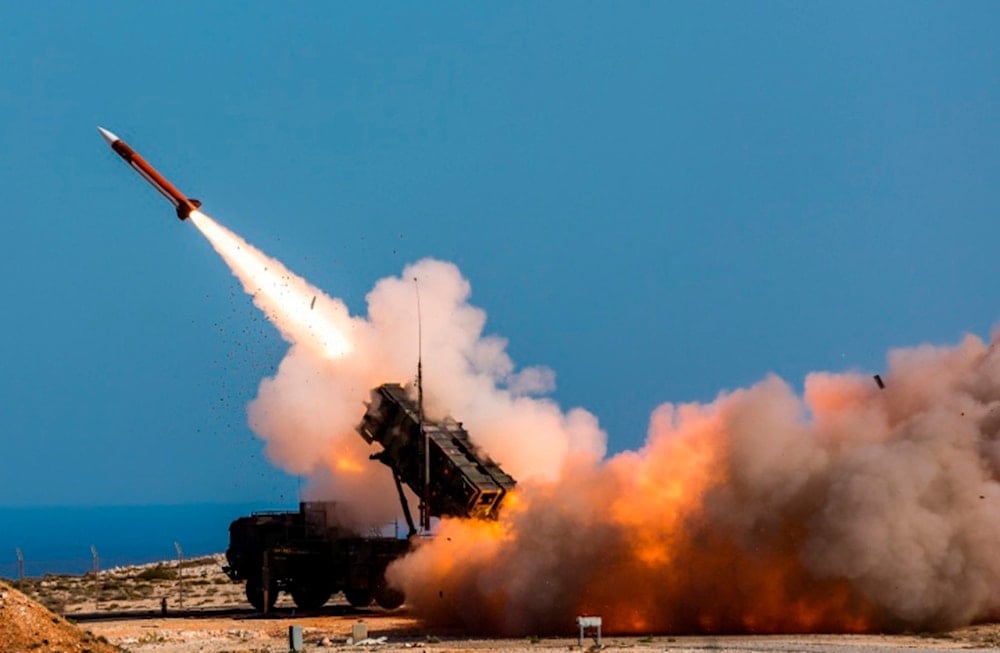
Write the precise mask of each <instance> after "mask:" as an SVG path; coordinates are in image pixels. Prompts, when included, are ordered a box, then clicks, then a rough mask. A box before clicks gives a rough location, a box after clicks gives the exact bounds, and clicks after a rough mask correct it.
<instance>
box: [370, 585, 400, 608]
mask: <svg viewBox="0 0 1000 653" xmlns="http://www.w3.org/2000/svg"><path fill="white" fill-rule="evenodd" d="M405 599H406V597H405V596H404V595H403V593H402V592H400V591H399V590H398V589H396V588H395V587H389V584H388V583H386V582H384V581H383V582H382V583H380V584H379V586H378V587H377V588H376V589H375V603H378V606H379V607H380V608H384V609H386V610H395V609H396V608H398V607H399V606H401V605H403V601H404V600H405Z"/></svg>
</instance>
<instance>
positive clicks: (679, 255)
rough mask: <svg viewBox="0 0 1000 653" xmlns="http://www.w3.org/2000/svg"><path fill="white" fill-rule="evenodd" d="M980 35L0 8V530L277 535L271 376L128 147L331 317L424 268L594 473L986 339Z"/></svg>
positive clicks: (834, 20) (994, 182)
mask: <svg viewBox="0 0 1000 653" xmlns="http://www.w3.org/2000/svg"><path fill="white" fill-rule="evenodd" d="M998 24H1000V5H998V4H997V3H993V2H986V3H975V2H962V3H946V2H940V3H916V2H854V3H843V2H826V3H811V2H810V3H806V2H789V3H777V2H766V3H753V2H734V3H715V2H711V3H703V2H699V3H666V2H664V3H652V6H650V4H649V3H641V4H639V3H599V4H586V3H577V2H566V3H559V2H554V3H544V4H542V5H541V6H538V4H537V3H529V4H520V3H491V4H484V3H431V4H430V5H427V6H425V5H416V4H413V3H398V4H397V3H377V4H376V3H355V4H346V3H320V2H315V3H263V2H252V3H236V2H213V3H202V2H172V3H160V4H154V3H111V2H88V3H77V2H44V3H14V2H8V3H4V4H3V5H2V8H0V62H2V65H0V186H2V188H3V200H4V216H5V219H4V220H3V222H2V228H0V234H2V235H0V248H2V256H0V271H2V274H0V296H2V297H3V320H2V321H0V368H2V370H3V373H2V374H0V410H2V414H0V437H2V444H3V451H2V452H0V493H2V494H0V505H31V504H107V503H144V502H155V503H177V502H192V501H245V500H276V499H280V498H284V499H288V500H290V501H294V499H295V492H296V487H297V485H296V481H295V479H291V478H289V477H286V476H284V475H283V474H281V473H279V472H277V471H275V470H274V469H273V468H272V467H271V466H270V465H269V464H268V463H267V462H266V460H264V459H263V454H262V446H261V443H260V442H259V441H258V440H257V439H256V438H255V437H254V436H253V435H252V433H251V432H250V430H249V428H248V427H247V426H246V415H245V404H246V402H247V401H248V400H249V399H251V398H252V397H253V396H254V394H255V390H256V387H257V384H258V383H259V381H260V379H261V378H262V377H263V376H265V375H266V374H269V373H271V372H272V371H273V370H274V368H275V366H276V364H277V362H278V361H279V360H280V358H281V356H282V354H283V352H284V350H285V345H284V343H283V342H281V340H280V339H279V338H278V336H277V334H276V333H275V331H274V330H273V329H272V328H271V327H270V325H269V324H267V322H266V321H265V320H263V319H262V318H261V316H260V315H259V314H258V312H257V310H256V309H255V308H254V307H253V306H252V305H251V304H250V301H249V299H248V298H247V297H245V296H244V295H243V293H242V291H241V290H240V289H239V286H238V283H237V281H236V280H235V279H234V278H232V277H231V276H230V273H229V271H228V269H227V268H226V267H225V265H224V263H223V262H222V261H221V260H220V259H219V258H218V257H217V256H216V255H215V254H214V253H213V252H212V250H211V248H210V247H209V246H208V244H207V243H206V242H205V241H204V239H203V238H202V237H201V236H200V235H199V234H198V233H197V231H196V230H195V229H193V228H192V227H191V226H190V225H187V224H181V223H179V222H178V221H177V220H176V218H174V216H173V213H172V211H171V208H170V207H169V206H168V205H167V204H166V203H165V202H164V201H163V200H162V198H160V197H159V196H158V195H156V193H155V192H153V191H152V189H150V188H149V187H147V186H146V185H144V184H143V183H141V181H140V180H139V179H138V178H137V177H135V175H134V174H132V173H131V172H130V171H129V170H128V169H127V168H126V167H124V166H123V164H122V162H121V161H119V160H118V159H117V158H115V157H114V156H113V154H112V153H111V152H110V150H108V149H107V147H106V146H105V145H104V143H103V142H102V141H101V139H100V138H99V136H98V134H97V132H96V131H95V127H96V126H97V125H99V124H100V125H103V126H105V127H108V128H110V129H111V130H112V131H115V132H116V133H118V134H119V135H121V136H122V137H124V138H125V139H126V140H127V141H129V142H130V143H131V144H132V145H133V146H134V147H135V148H136V149H137V150H139V151H140V152H141V153H143V154H145V155H146V156H147V157H148V158H149V159H150V160H151V161H152V162H153V163H154V164H155V165H157V166H158V167H159V168H160V169H161V170H163V171H164V172H165V173H166V174H167V175H168V176H170V177H171V178H172V179H173V180H174V181H175V182H176V183H177V184H178V185H179V186H180V187H181V188H182V189H183V190H185V191H187V192H188V193H190V194H191V195H192V196H194V197H199V198H201V199H202V200H203V201H204V203H205V209H206V212H208V213H209V214H210V215H212V216H213V217H215V218H216V219H218V220H220V221H221V222H223V223H224V224H226V225H227V226H229V227H230V228H232V229H233V230H234V231H236V232H237V233H239V234H241V235H242V236H244V237H246V238H247V239H248V240H250V241H251V242H253V243H255V244H256V245H257V246H259V247H260V248H261V249H263V250H264V251H265V252H268V253H269V254H272V255H275V256H277V257H278V258H280V259H281V260H282V261H284V262H285V263H286V264H287V265H288V266H289V267H291V268H292V269H294V270H296V271H297V272H299V273H300V274H302V275H303V276H305V277H306V278H307V279H309V280H310V281H312V282H313V283H315V284H316V285H318V286H320V287H322V288H324V289H326V290H327V291H328V292H329V293H330V294H331V295H333V296H339V297H343V298H344V299H345V300H346V301H347V303H348V305H349V306H350V307H351V309H352V310H353V311H354V312H361V311H363V310H364V303H363V298H364V295H365V293H366V292H367V291H368V290H369V289H370V288H371V286H372V284H373V283H374V282H375V281H376V280H377V279H379V278H382V277H384V276H387V275H392V274H398V273H399V272H400V271H401V269H402V267H403V265H404V264H406V263H408V262H412V261H415V260H418V259H420V258H422V257H425V256H434V257H438V258H442V259H445V260H449V261H453V262H455V263H457V264H458V265H459V266H460V268H461V269H462V271H463V273H464V274H465V275H466V276H467V277H468V278H469V280H470V281H471V283H472V287H473V298H472V299H473V302H474V303H475V304H477V305H479V306H481V307H483V308H484V309H485V310H486V311H487V312H488V315H489V322H488V325H487V329H488V330H489V331H490V332H492V333H496V334H500V335H502V336H505V337H507V338H508V339H509V341H510V352H511V354H512V356H513V357H514V358H515V360H516V361H517V362H518V363H520V364H524V365H536V364H540V365H547V366H550V367H551V368H553V369H554V370H555V372H556V373H557V383H558V389H557V391H556V393H555V396H556V398H557V399H558V400H559V401H560V402H561V403H562V404H563V405H564V406H567V407H568V406H572V405H582V406H584V407H586V408H588V409H589V410H591V411H593V412H594V413H595V414H596V415H597V416H598V417H599V418H600V420H601V423H602V425H603V426H604V427H605V428H606V429H607V431H608V433H609V445H610V449H611V450H612V451H618V450H621V449H625V448H632V447H635V446H638V445H639V444H640V443H641V441H642V439H643V436H644V433H645V429H646V424H647V419H648V416H649V413H650V411H651V410H652V409H653V408H654V407H655V406H656V405H658V404H660V403H661V402H664V401H690V400H709V399H711V398H712V397H714V396H715V395H716V394H717V393H718V392H719V391H722V390H725V389H732V388H735V387H740V386H743V385H746V384H749V383H752V382H754V381H756V380H758V379H760V378H761V377H762V376H763V375H765V374H767V373H768V372H776V373H778V374H780V375H781V376H783V377H784V378H786V379H788V380H789V381H790V382H792V383H793V384H796V385H797V384H799V383H801V380H802V377H803V375H805V374H806V373H807V372H808V371H810V370H814V369H831V370H842V369H861V370H865V371H871V372H874V371H878V370H879V368H880V366H881V365H882V363H883V356H884V353H885V351H886V349H887V348H889V347H892V346H898V345H912V344H916V343H920V342H924V341H928V342H950V341H954V340H955V339H957V338H958V337H959V336H960V335H961V334H962V333H963V332H965V331H973V332H976V333H979V334H982V335H986V334H988V332H989V330H990V328H991V326H992V325H994V324H995V323H996V322H997V321H998V318H1000V289H998V288H1000V286H998V282H997V280H998V278H1000V257H998V256H997V251H998V245H1000V221H998V218H1000V184H998V180H1000V58H998V57H1000V39H998V38H997V32H996V27H997V25H998Z"/></svg>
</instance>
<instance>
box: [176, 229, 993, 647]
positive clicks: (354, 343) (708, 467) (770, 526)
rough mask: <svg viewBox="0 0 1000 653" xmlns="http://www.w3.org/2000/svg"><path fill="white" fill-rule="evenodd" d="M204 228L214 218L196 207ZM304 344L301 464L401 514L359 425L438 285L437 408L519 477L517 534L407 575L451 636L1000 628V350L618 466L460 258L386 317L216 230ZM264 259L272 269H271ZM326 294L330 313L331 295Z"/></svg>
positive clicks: (266, 397)
mask: <svg viewBox="0 0 1000 653" xmlns="http://www.w3.org/2000/svg"><path fill="white" fill-rule="evenodd" d="M192 217H193V218H194V217H195V216H192ZM197 224H199V227H200V228H202V229H203V231H204V232H205V233H206V235H207V236H208V237H209V239H210V240H211V241H212V243H213V245H214V246H215V247H216V249H217V250H219V252H220V253H221V254H222V255H223V256H224V257H225V258H226V259H227V261H229V263H230V265H231V266H232V267H233V269H234V272H235V274H236V275H237V276H238V277H239V278H240V279H241V281H242V282H243V284H244V287H245V288H246V290H247V292H248V293H250V294H252V295H254V301H255V303H256V304H257V305H258V306H260V307H261V309H262V310H263V311H264V312H265V313H267V314H268V316H269V317H270V318H271V319H272V321H274V322H275V324H276V326H277V327H278V328H279V330H280V331H281V333H282V334H283V336H284V337H285V338H286V339H287V340H288V341H289V342H290V343H291V347H290V349H289V351H288V355H287V356H286V357H285V359H284V360H283V361H282V363H281V365H280V367H279V369H278V371H277V373H276V374H275V375H274V376H273V377H271V378H268V379H265V380H264V381H263V382H262V384H261V387H260V391H259V394H258V397H257V398H256V399H255V400H254V401H253V402H252V403H251V405H250V407H249V413H250V422H251V424H252V426H253V428H254V430H255V431H256V432H257V433H258V434H259V435H261V437H263V438H264V439H265V440H266V441H267V443H268V444H267V446H268V451H269V453H270V455H271V456H272V457H273V459H274V460H275V461H276V462H277V463H278V464H280V465H282V466H283V467H284V468H286V469H288V470H290V471H292V472H295V473H298V474H303V475H306V476H308V477H310V478H311V479H313V483H314V485H313V491H314V492H316V493H317V494H319V495H322V496H323V497H324V498H329V497H334V496H335V497H337V498H339V499H342V500H343V501H344V502H345V503H346V504H350V505H362V506H365V507H366V508H367V509H368V510H367V512H366V513H365V514H364V515H361V516H360V517H359V518H364V519H381V518H384V517H385V516H387V515H390V514H395V511H396V506H395V496H394V493H393V489H392V485H391V479H390V478H389V474H388V473H387V472H386V470H385V469H383V468H380V467H379V466H378V465H377V464H375V463H372V462H371V461H369V460H368V459H367V456H368V453H369V450H368V448H367V446H366V445H365V444H364V442H363V441H362V440H361V439H360V438H359V437H358V436H357V434H356V433H355V432H354V426H355V424H356V423H357V421H358V420H359V418H360V415H361V412H362V410H363V408H362V402H363V400H364V399H365V398H366V397H367V394H368V390H369V389H370V388H371V387H373V386H375V385H378V384H380V383H384V382H388V381H397V382H405V381H407V380H409V379H411V378H412V376H413V373H414V366H415V362H416V355H417V353H416V338H415V333H416V301H415V292H414V290H415V289H414V283H413V278H414V277H417V278H419V280H420V293H421V301H422V308H423V334H424V360H425V379H426V389H427V399H428V407H429V412H430V414H431V415H432V416H441V415H443V414H444V413H445V412H448V413H451V414H453V415H455V416H456V417H458V418H460V419H462V420H463V421H464V422H465V424H466V425H467V426H468V428H469V431H470V433H471V434H472V435H473V437H474V438H475V439H476V440H477V441H478V442H479V443H480V444H481V445H482V446H483V447H484V448H485V449H486V450H487V451H488V452H489V453H490V454H491V455H492V456H493V457H494V458H495V459H497V460H498V461H499V462H500V463H501V464H502V465H503V466H504V467H505V468H506V469H507V470H508V471H510V472H511V473H512V474H513V475H514V476H516V477H517V478H518V480H519V481H520V483H519V487H518V491H517V492H516V493H515V494H514V495H511V496H510V497H508V500H507V502H506V503H505V507H504V512H503V513H502V516H501V519H500V521H499V522H495V523H484V522H475V521H462V520H444V521H442V523H441V524H440V529H439V533H438V534H437V536H436V537H434V538H432V539H430V540H428V541H425V542H424V543H422V544H421V545H420V546H419V547H418V549H417V551H416V552H415V553H413V554H412V555H410V556H408V557H406V558H404V559H402V560H401V561H398V562H397V563H395V564H394V565H393V567H392V568H391V569H390V575H391V579H392V580H393V582H395V583H396V584H397V585H399V586H401V587H402V588H403V589H405V591H406V593H407V597H408V603H409V604H410V605H411V607H412V608H413V610H414V611H415V612H416V613H417V614H419V615H421V616H423V617H424V618H426V619H427V620H428V621H429V622H431V623H436V624H449V625H458V626H464V627H467V628H469V629H476V630H478V631H491V632H496V633H507V634H530V633H544V632H566V631H567V630H569V629H570V628H572V623H573V618H574V617H575V616H576V615H579V614H598V615H601V616H602V617H603V618H604V624H605V630H606V631H609V632H727V631H728V632H781V631H873V630H874V631H878V630H883V631H885V630H902V629H924V628H941V627H948V626H956V625H961V624H967V623H970V622H972V621H974V620H977V619H983V618H988V617H995V616H1000V555H997V551H998V545H1000V486H998V484H997V479H998V473H1000V443H998V442H1000V437H998V431H1000V353H997V352H998V348H997V347H996V346H995V345H994V344H986V343H983V342H982V341H981V340H980V339H978V338H975V337H972V336H969V337H966V338H965V339H964V340H963V341H962V342H961V343H959V344H958V345H956V346H954V347H942V348H934V347H928V346H924V347H919V348H915V349H905V350H897V351H894V352H891V353H890V355H889V359H888V370H887V371H886V372H885V373H884V374H883V377H884V379H885V381H886V387H885V389H879V388H878V386H877V385H876V384H875V383H874V381H873V380H872V379H871V377H869V376H867V375H861V374H813V375H810V376H809V377H808V378H807V379H806V382H805V392H804V394H803V395H802V396H798V395H797V394H796V392H795V391H793V390H792V389H791V388H790V387H789V386H788V384H786V383H785V382H784V381H782V380H781V379H778V378H776V377H768V378H765V379H764V380H762V381H761V382H759V383H758V384H756V385H754V386H753V387H750V388H748V389H744V390H737V391H735V392H730V393H725V394H723V395H720V396H719V397H718V398H717V399H716V400H715V401H713V402H711V403H709V404H686V405H672V404H665V405H663V406H661V407H660V408H658V409H657V410H656V411H655V412H654V414H653V415H652V417H651V420H650V427H649V433H648V437H647V440H646V443H645V445H644V446H643V447H642V448H641V449H640V450H638V451H627V452H623V453H620V454H618V455H615V456H613V457H611V458H609V459H604V458H603V453H604V435H603V433H602V432H601V431H600V429H599V427H598V425H597V421H596V419H595V418H594V417H593V416H592V415H591V414H589V413H587V412H586V411H583V410H581V409H574V410H571V411H569V412H563V411H561V410H560V409H559V407H558V406H556V405H555V404H554V403H553V402H552V401H550V400H548V399H545V398H543V397H539V396H538V395H540V394H544V392H545V391H546V390H547V389H549V388H550V387H551V385H552V375H551V373H550V372H548V371H546V370H542V369H528V370H524V371H521V372H517V371H516V370H515V367H514V365H513V363H512V362H511V360H510V358H509V357H508V356H507V355H506V353H505V351H504V349H505V347H504V344H505V343H504V342H503V341H502V340H500V339H498V338H495V337H489V336H484V335H483V328H484V322H485V316H484V314H483V312H482V311H481V310H479V309H477V308H475V307H473V306H471V305H470V304H469V303H468V299H469V293H470V289H469V285H468V283H467V282H466V281H465V280H464V279H463V278H462V276H461V275H460V273H459V271H458V270H457V269H456V268H455V267H454V266H453V265H450V264H447V263H442V262H440V261H433V260H425V261H421V262H419V263H417V264H415V265H413V266H410V267H408V268H407V269H406V270H404V271H403V273H402V275H401V276H400V277H398V278H389V279H385V280H383V281H381V282H379V283H378V284H377V285H376V287H375V289H374V290H373V291H372V292H371V293H370V294H369V295H368V315H367V317H366V318H361V317H351V316H350V315H349V314H348V312H347V310H346V307H344V305H343V304H342V303H341V302H339V301H338V300H335V299H331V298H328V297H327V296H326V295H324V294H323V293H322V292H320V291H319V290H317V289H315V288H312V287H311V286H309V285H308V284H307V283H305V282H304V281H303V280H301V279H299V278H297V277H295V276H294V275H292V274H291V273H290V272H288V271H287V270H285V269H284V268H283V267H281V266H280V264H278V263H276V262H275V261H271V260H268V259H266V257H264V256H263V255H261V254H260V253H259V252H256V250H253V249H252V248H251V247H249V246H248V245H246V243H243V242H242V241H241V240H239V239H238V238H237V237H236V236H233V235H232V234H231V233H229V232H227V231H225V230H224V229H222V228H221V227H218V226H217V225H215V224H214V223H209V222H208V221H207V219H205V218H204V216H201V217H199V218H198V220H197ZM251 253H252V255H251ZM313 297H316V300H315V303H314V304H312V298H313Z"/></svg>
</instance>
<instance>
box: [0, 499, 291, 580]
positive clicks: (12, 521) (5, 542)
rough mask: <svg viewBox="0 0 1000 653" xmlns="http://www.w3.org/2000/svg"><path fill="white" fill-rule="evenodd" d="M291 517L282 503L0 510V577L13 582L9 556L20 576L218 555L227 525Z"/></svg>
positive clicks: (288, 506)
mask: <svg viewBox="0 0 1000 653" xmlns="http://www.w3.org/2000/svg"><path fill="white" fill-rule="evenodd" d="M286 509H287V510H295V509H296V506H295V505H294V504H291V505H290V504H288V503H280V504H279V503H264V502H246V503H204V504H180V505H148V506H141V505H135V506H39V507H21V506H15V507H0V577H2V578H8V579H16V578H17V576H18V562H17V553H16V550H17V549H20V550H21V552H22V555H23V556H24V574H25V576H29V577H33V576H44V575H45V574H82V573H86V572H87V571H90V570H91V569H92V568H93V556H92V555H91V550H90V547H91V546H92V545H93V546H94V547H95V548H96V549H97V553H98V561H99V565H100V568H101V569H109V568H112V567H117V566H123V565H136V564H143V563H147V562H155V561H158V560H172V559H176V557H177V552H176V549H175V547H174V542H178V543H179V544H180V545H181V549H182V551H183V554H184V557H185V558H190V557H197V556H204V555H209V554H212V553H219V552H222V551H225V549H226V546H227V544H228V540H229V530H228V529H229V523H230V522H231V521H232V520H234V519H236V518H237V517H240V516H242V515H247V514H250V513H251V512H256V511H261V510H286Z"/></svg>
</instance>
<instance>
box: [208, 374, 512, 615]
mask: <svg viewBox="0 0 1000 653" xmlns="http://www.w3.org/2000/svg"><path fill="white" fill-rule="evenodd" d="M420 403H421V402H420V401H419V399H414V398H413V397H412V396H411V395H410V393H409V392H408V391H407V389H405V388H403V387H402V386H400V385H398V384H395V383H389V384H385V385H381V386H379V387H377V388H375V389H374V390H372V392H371V401H370V402H369V403H368V404H367V406H366V411H365V414H364V416H363V417H362V420H361V423H360V424H359V425H358V427H357V430H358V433H359V434H360V435H361V437H363V438H364V439H365V441H366V442H368V443H369V444H375V443H377V444H379V445H381V447H382V449H381V451H378V452H376V453H374V454H372V455H371V458H372V459H373V460H378V461H379V462H381V463H383V464H385V465H387V466H388V467H389V468H390V469H391V470H392V474H393V479H394V480H395V482H396V489H397V491H398V493H399V500H400V504H401V506H402V509H403V514H404V516H405V518H406V521H407V524H408V525H409V539H406V540H404V539H399V538H397V537H384V536H372V535H367V536H365V535H361V534H360V533H358V532H356V531H355V530H352V529H350V528H347V527H346V526H344V525H343V524H342V523H341V522H340V521H339V520H338V519H337V504H336V502H326V501H306V502H302V503H300V504H299V511H298V512H260V513H254V514H253V515H250V516H248V517H240V518H239V519H237V520H235V521H234V522H232V523H231V524H230V525H229V548H228V549H227V550H226V561H227V562H228V564H227V566H226V567H224V571H225V572H226V574H227V575H228V576H229V578H230V579H232V580H233V581H235V582H245V583H246V595H247V600H249V601H250V604H251V605H253V606H254V607H255V608H256V609H257V610H261V611H263V612H267V611H268V610H270V609H271V608H272V607H273V606H274V602H275V600H276V599H277V596H278V593H279V592H288V593H289V594H291V596H292V600H293V601H295V605H297V606H298V607H300V608H302V609H314V608H318V607H320V606H322V605H323V604H324V603H326V602H327V600H328V599H329V598H330V597H331V596H332V595H333V594H335V593H337V592H338V591H342V592H343V593H344V596H345V597H346V599H347V601H348V602H349V603H350V604H351V605H353V606H356V607H367V606H369V605H371V603H372V601H375V602H376V603H377V604H378V605H379V606H381V607H383V608H386V609H393V608H396V607H399V606H400V605H401V604H402V603H403V600H404V597H403V595H402V593H400V592H399V591H398V590H396V589H394V588H391V587H389V585H388V583H386V580H385V570H386V567H388V566H389V564H390V563H391V562H392V561H393V560H395V559H396V558H399V557H401V556H403V555H405V554H406V553H407V552H409V551H410V541H411V540H412V538H413V537H414V536H415V535H416V534H417V529H416V526H415V524H414V521H413V517H412V515H411V513H410V507H409V504H408V502H407V499H406V493H405V491H404V489H403V485H404V484H405V485H406V486H408V487H409V488H410V489H411V490H412V491H413V492H414V493H415V494H416V495H417V496H418V497H420V501H421V522H422V524H423V527H424V530H425V532H426V531H429V524H430V518H431V517H432V516H433V517H443V516H449V517H462V518H478V519H496V517H497V515H498V513H499V510H500V504H501V502H502V501H503V498H504V496H505V495H506V494H507V492H509V491H510V490H512V489H513V488H514V486H515V485H516V481H515V480H514V479H513V478H512V477H511V476H510V475H508V474H507V473H506V472H504V471H503V469H501V468H500V466H499V465H498V464H497V463H495V462H493V460H491V459H490V458H489V456H487V455H485V454H484V453H482V452H480V451H479V450H478V449H477V448H476V446H475V445H474V444H473V443H472V441H471V440H470V439H469V434H468V432H466V430H465V429H464V428H463V427H462V424H461V423H460V422H457V421H455V420H454V419H452V418H450V417H446V418H444V419H442V420H428V419H425V418H424V416H423V410H422V407H421V405H420Z"/></svg>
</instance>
